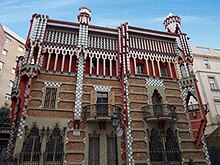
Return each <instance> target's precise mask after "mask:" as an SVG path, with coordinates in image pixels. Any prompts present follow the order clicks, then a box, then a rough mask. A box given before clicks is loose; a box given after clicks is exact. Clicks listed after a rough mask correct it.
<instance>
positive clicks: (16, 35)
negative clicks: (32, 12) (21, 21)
mask: <svg viewBox="0 0 220 165" xmlns="http://www.w3.org/2000/svg"><path fill="white" fill-rule="evenodd" d="M2 28H3V30H4V31H5V32H6V33H7V34H9V35H10V36H11V37H13V38H15V39H16V40H18V41H19V42H21V43H22V44H25V39H23V38H22V37H21V36H19V35H18V34H16V33H15V32H14V31H12V30H11V29H9V28H8V27H6V26H4V25H2Z"/></svg>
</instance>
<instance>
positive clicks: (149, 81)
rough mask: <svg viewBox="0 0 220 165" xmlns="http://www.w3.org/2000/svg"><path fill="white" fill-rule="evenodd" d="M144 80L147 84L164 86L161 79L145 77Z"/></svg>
mask: <svg viewBox="0 0 220 165" xmlns="http://www.w3.org/2000/svg"><path fill="white" fill-rule="evenodd" d="M145 80H146V85H147V86H155V87H164V85H163V80H159V79H153V78H146V79H145Z"/></svg>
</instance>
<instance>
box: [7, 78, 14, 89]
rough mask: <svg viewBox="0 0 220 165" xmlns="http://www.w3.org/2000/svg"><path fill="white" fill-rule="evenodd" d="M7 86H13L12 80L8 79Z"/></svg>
mask: <svg viewBox="0 0 220 165" xmlns="http://www.w3.org/2000/svg"><path fill="white" fill-rule="evenodd" d="M8 86H9V87H10V88H12V87H13V86H14V81H12V80H9V82H8Z"/></svg>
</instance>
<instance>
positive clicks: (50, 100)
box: [44, 87, 57, 108]
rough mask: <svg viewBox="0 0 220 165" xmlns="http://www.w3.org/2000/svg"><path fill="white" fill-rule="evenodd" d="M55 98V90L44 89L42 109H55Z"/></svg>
mask: <svg viewBox="0 0 220 165" xmlns="http://www.w3.org/2000/svg"><path fill="white" fill-rule="evenodd" d="M56 97H57V88H51V87H47V88H46V94H45V100H44V107H45V108H55V106H56Z"/></svg>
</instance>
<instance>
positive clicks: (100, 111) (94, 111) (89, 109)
mask: <svg viewBox="0 0 220 165" xmlns="http://www.w3.org/2000/svg"><path fill="white" fill-rule="evenodd" d="M113 114H118V117H119V119H122V116H121V106H120V105H111V104H90V105H87V106H85V107H83V108H82V119H83V120H87V119H89V118H93V119H98V118H103V117H107V118H109V117H110V118H111V117H112V115H113Z"/></svg>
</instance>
